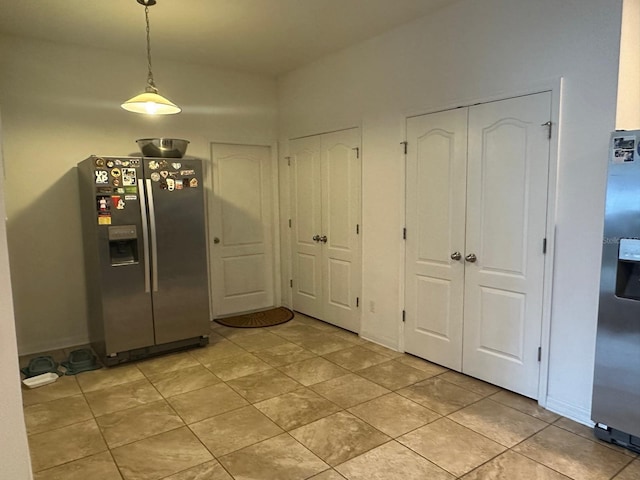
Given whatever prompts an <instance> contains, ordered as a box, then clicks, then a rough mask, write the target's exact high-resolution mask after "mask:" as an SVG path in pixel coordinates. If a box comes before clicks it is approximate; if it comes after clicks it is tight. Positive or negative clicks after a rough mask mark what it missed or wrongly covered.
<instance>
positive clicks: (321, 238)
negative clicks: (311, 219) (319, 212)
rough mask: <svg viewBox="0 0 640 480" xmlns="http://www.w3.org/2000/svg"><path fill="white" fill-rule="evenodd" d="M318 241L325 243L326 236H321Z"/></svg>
mask: <svg viewBox="0 0 640 480" xmlns="http://www.w3.org/2000/svg"><path fill="white" fill-rule="evenodd" d="M320 241H321V242H322V243H327V236H326V235H322V236H321V237H320Z"/></svg>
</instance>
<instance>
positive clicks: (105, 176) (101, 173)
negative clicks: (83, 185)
mask: <svg viewBox="0 0 640 480" xmlns="http://www.w3.org/2000/svg"><path fill="white" fill-rule="evenodd" d="M93 174H94V175H95V176H96V185H105V184H107V183H109V172H108V171H106V170H96V171H95V172H93Z"/></svg>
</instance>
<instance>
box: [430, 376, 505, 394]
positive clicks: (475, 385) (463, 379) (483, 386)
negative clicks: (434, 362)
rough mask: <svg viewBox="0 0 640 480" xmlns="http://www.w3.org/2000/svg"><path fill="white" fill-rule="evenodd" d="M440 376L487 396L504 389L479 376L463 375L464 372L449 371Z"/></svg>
mask: <svg viewBox="0 0 640 480" xmlns="http://www.w3.org/2000/svg"><path fill="white" fill-rule="evenodd" d="M440 378H441V379H443V380H446V381H447V382H451V383H453V384H455V385H458V386H459V387H462V388H466V389H467V390H471V391H472V392H474V393H477V394H478V395H482V396H483V397H486V396H488V395H493V394H494V393H498V392H499V391H501V390H502V389H501V388H500V387H496V386H495V385H491V384H490V383H486V382H483V381H482V380H478V379H477V378H472V377H470V376H468V375H463V374H462V373H458V372H453V371H448V372H445V373H443V374H442V375H440Z"/></svg>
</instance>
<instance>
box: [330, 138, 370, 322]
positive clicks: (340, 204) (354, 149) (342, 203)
mask: <svg viewBox="0 0 640 480" xmlns="http://www.w3.org/2000/svg"><path fill="white" fill-rule="evenodd" d="M320 160H321V162H320V163H321V178H322V187H321V191H322V207H321V209H322V233H321V241H320V244H321V245H322V278H323V302H322V303H323V307H324V308H323V310H324V311H323V315H322V317H321V318H322V319H323V320H326V321H327V322H330V323H333V324H334V325H337V326H339V327H342V328H345V329H347V330H350V331H352V332H359V331H360V315H359V312H358V306H357V298H358V297H359V295H360V289H361V287H360V284H361V270H362V269H361V266H360V262H361V260H360V237H359V232H360V190H361V185H360V184H361V178H362V174H361V166H360V132H359V129H357V128H354V129H350V130H343V131H339V132H333V133H328V134H325V135H322V137H321V156H320Z"/></svg>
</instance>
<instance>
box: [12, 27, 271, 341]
mask: <svg viewBox="0 0 640 480" xmlns="http://www.w3.org/2000/svg"><path fill="white" fill-rule="evenodd" d="M137 51H139V49H138V50H137ZM0 72H2V74H1V75H0V103H2V106H3V118H4V128H5V131H4V133H5V143H4V149H5V150H4V151H5V162H6V173H7V181H6V198H7V214H8V223H7V231H8V240H9V252H10V260H11V273H12V283H13V292H14V302H15V315H16V325H17V334H18V344H19V350H20V352H21V353H30V352H39V351H43V350H47V349H52V348H57V347H61V346H70V345H76V344H81V343H84V342H86V340H87V327H86V313H85V290H84V271H83V263H82V253H81V252H82V250H81V249H82V243H81V241H82V237H81V233H80V214H79V206H78V187H77V179H76V172H75V169H74V167H75V165H76V164H77V163H78V162H79V161H81V160H83V159H85V158H86V157H87V156H89V155H91V154H101V155H126V154H131V153H135V152H136V151H137V146H136V144H135V140H136V139H137V138H145V137H162V136H167V137H177V138H186V139H188V140H190V141H191V144H190V146H189V149H188V151H187V154H189V155H192V156H198V157H201V158H205V159H208V158H209V156H210V152H209V142H210V141H213V140H217V141H229V142H233V141H238V142H249V143H251V142H256V143H262V144H264V143H266V144H270V143H272V142H273V141H274V139H275V138H276V116H277V111H276V82H275V80H273V79H271V78H267V77H259V76H256V75H245V74H238V73H232V72H224V71H218V70H215V69H213V68H208V67H202V66H197V65H189V64H176V63H167V62H163V61H162V59H161V58H159V57H155V56H154V73H155V78H156V83H157V85H158V87H159V88H160V93H162V94H164V95H166V96H167V97H168V98H170V99H171V100H173V101H174V102H176V103H178V104H179V105H180V106H181V107H182V108H183V113H181V114H180V115H177V116H169V117H157V118H150V117H147V116H143V115H136V114H132V113H129V112H126V111H124V110H122V109H121V108H120V104H121V103H122V102H123V101H125V100H126V99H128V98H130V97H132V96H133V95H135V94H138V93H140V92H141V91H142V90H143V89H144V86H145V85H146V74H147V73H146V60H145V58H143V57H141V56H140V55H136V56H126V55H121V54H115V53H111V52H107V51H100V50H90V49H85V48H80V47H72V46H64V45H57V44H52V43H43V42H39V41H33V40H26V39H19V38H14V37H7V36H2V37H0Z"/></svg>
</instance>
